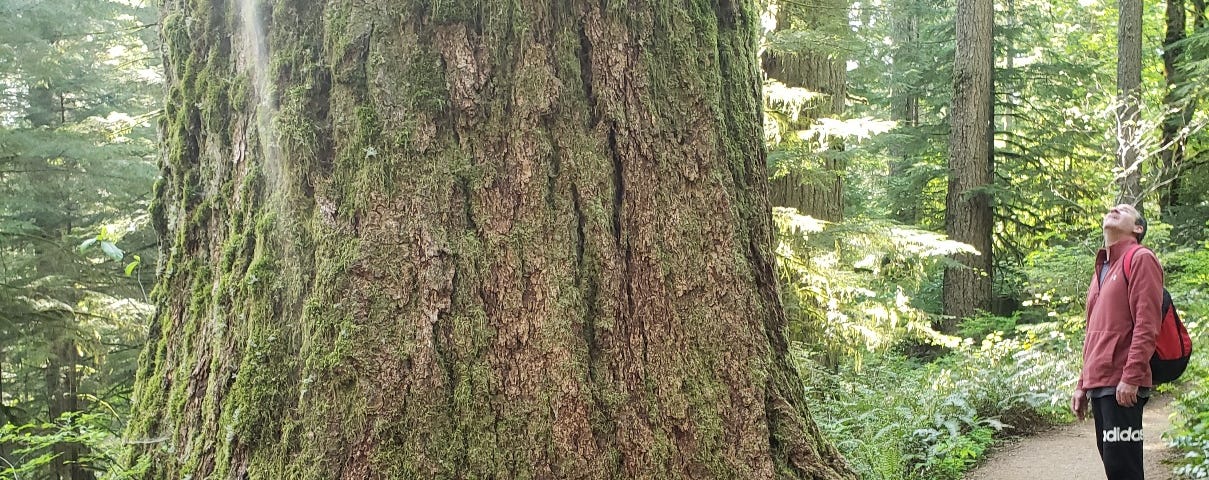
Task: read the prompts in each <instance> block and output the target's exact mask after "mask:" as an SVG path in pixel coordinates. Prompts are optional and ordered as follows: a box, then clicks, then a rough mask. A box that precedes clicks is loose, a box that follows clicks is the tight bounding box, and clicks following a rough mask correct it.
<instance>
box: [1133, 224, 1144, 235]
mask: <svg viewBox="0 0 1209 480" xmlns="http://www.w3.org/2000/svg"><path fill="white" fill-rule="evenodd" d="M1144 230H1145V228H1144V227H1142V226H1141V225H1134V226H1133V236H1135V237H1136V236H1138V234H1140V233H1142V232H1143V231H1144Z"/></svg>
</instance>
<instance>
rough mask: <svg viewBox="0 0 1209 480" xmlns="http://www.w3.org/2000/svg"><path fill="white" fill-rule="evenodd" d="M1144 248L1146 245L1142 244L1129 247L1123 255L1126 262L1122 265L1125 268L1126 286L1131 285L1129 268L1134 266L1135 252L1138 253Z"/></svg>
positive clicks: (1122, 259) (1122, 258)
mask: <svg viewBox="0 0 1209 480" xmlns="http://www.w3.org/2000/svg"><path fill="white" fill-rule="evenodd" d="M1142 248H1144V247H1142V245H1141V244H1138V245H1134V246H1132V247H1129V250H1126V251H1125V255H1124V256H1122V257H1121V261H1123V262H1125V265H1122V267H1124V268H1125V285H1126V286H1129V270H1130V269H1131V268H1133V254H1135V253H1137V252H1138V250H1141V249H1142Z"/></svg>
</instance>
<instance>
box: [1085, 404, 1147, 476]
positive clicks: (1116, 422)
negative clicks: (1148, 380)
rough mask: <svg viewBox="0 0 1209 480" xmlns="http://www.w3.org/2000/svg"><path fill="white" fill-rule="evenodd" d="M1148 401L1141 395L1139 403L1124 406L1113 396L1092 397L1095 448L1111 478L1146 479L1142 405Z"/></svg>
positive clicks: (1105, 471)
mask: <svg viewBox="0 0 1209 480" xmlns="http://www.w3.org/2000/svg"><path fill="white" fill-rule="evenodd" d="M1146 400H1147V399H1146V398H1139V399H1138V403H1137V405H1134V406H1132V407H1122V406H1120V405H1117V399H1116V397H1115V396H1114V395H1107V396H1103V397H1099V398H1092V399H1091V410H1092V414H1093V415H1094V417H1095V420H1096V430H1095V432H1096V433H1097V435H1096V447H1098V449H1099V451H1100V460H1102V461H1103V462H1104V473H1105V474H1106V475H1107V477H1108V480H1144V479H1145V478H1146V474H1145V473H1144V472H1145V469H1144V468H1143V467H1142V437H1143V435H1142V406H1143V405H1146Z"/></svg>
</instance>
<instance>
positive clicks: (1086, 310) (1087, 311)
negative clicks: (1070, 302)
mask: <svg viewBox="0 0 1209 480" xmlns="http://www.w3.org/2000/svg"><path fill="white" fill-rule="evenodd" d="M1098 263H1099V262H1095V264H1096V265H1097V266H1096V268H1094V269H1092V274H1091V282H1090V283H1088V284H1087V300H1085V301H1084V303H1083V329H1084V330H1087V323H1088V321H1089V320H1090V317H1091V292H1092V289H1094V288H1095V287H1096V271H1097V270H1099V265H1098ZM1083 358H1084V359H1086V358H1087V345H1084V346H1083ZM1075 388H1076V389H1079V390H1083V367H1082V366H1080V367H1079V378H1078V380H1076V381H1075Z"/></svg>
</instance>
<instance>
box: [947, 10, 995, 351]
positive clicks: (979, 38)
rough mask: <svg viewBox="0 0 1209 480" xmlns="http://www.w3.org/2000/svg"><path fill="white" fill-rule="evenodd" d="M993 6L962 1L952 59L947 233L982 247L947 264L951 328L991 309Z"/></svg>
mask: <svg viewBox="0 0 1209 480" xmlns="http://www.w3.org/2000/svg"><path fill="white" fill-rule="evenodd" d="M994 14H995V9H994V4H993V2H992V1H991V0H958V2H957V51H956V54H955V57H954V62H953V108H952V109H951V113H950V115H949V117H950V123H951V124H952V131H951V133H950V135H949V186H948V192H947V194H946V196H945V232H946V233H948V235H949V237H950V238H952V239H954V240H957V241H959V242H965V243H967V244H969V245H970V246H972V247H974V248H975V249H976V250H978V252H979V254H978V255H973V254H968V253H959V254H957V255H955V256H954V258H955V260H957V262H958V263H960V265H959V266H950V267H946V268H945V273H944V292H943V296H944V313H945V315H947V316H948V317H949V320H945V321H943V322H942V324H941V325H940V326H941V327H942V329H943V330H946V331H952V330H953V328H954V327H955V326H956V323H957V321H958V320H960V319H962V318H964V317H968V316H970V315H973V314H974V313H975V312H976V311H977V310H983V311H990V307H991V284H992V282H991V274H992V271H991V267H992V265H993V263H992V262H991V253H992V252H991V248H992V246H991V229H992V227H993V226H994V220H993V219H992V215H991V196H990V194H989V193H988V192H987V188H988V187H990V186H991V181H992V178H993V175H992V173H993V164H992V155H993V146H994V143H993V137H992V134H993V133H994V130H993V124H992V117H993V115H992V111H993V108H994V107H993V104H992V99H994V85H993V83H992V82H993V69H994V63H993V61H992V59H993V44H992V30H993V25H994Z"/></svg>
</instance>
